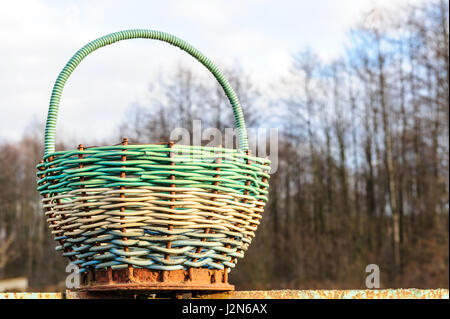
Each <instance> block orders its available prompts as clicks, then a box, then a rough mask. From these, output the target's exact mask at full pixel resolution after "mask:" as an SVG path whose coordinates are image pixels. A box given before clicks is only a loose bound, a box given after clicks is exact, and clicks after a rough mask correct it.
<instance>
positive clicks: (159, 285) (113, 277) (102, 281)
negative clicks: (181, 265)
mask: <svg viewBox="0 0 450 319" xmlns="http://www.w3.org/2000/svg"><path fill="white" fill-rule="evenodd" d="M73 291H74V292H77V293H82V294H86V296H87V295H89V296H92V297H94V298H95V296H98V297H108V296H109V295H111V296H123V295H124V294H127V295H129V294H138V295H146V294H158V295H162V296H164V295H168V296H172V295H173V296H175V297H176V298H178V297H179V296H181V295H183V293H184V294H186V293H192V294H194V295H195V294H197V293H199V292H202V291H203V292H205V291H207V292H210V293H211V292H227V291H234V286H233V285H230V284H229V283H228V282H227V276H225V271H224V270H215V269H203V268H200V269H197V268H191V269H189V270H172V271H162V270H150V269H140V268H133V269H132V270H130V269H128V268H127V269H118V270H113V269H107V270H96V271H91V272H89V273H87V274H85V275H84V276H83V277H82V282H81V287H80V288H77V289H73Z"/></svg>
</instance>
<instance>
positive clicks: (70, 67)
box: [45, 30, 248, 155]
mask: <svg viewBox="0 0 450 319" xmlns="http://www.w3.org/2000/svg"><path fill="white" fill-rule="evenodd" d="M134 38H145V39H155V40H160V41H164V42H167V43H170V44H172V45H174V46H176V47H178V48H180V49H182V50H184V51H186V52H187V53H189V54H190V55H191V56H193V57H194V58H196V59H197V60H198V61H199V62H200V63H202V64H203V65H204V66H205V67H206V68H207V69H208V70H209V71H210V72H211V73H212V74H213V75H214V77H215V78H216V79H217V81H218V82H219V83H220V85H221V86H222V88H223V90H224V91H225V94H226V96H227V97H228V100H229V101H230V103H231V106H232V108H233V114H234V119H235V122H236V126H237V127H238V130H239V145H240V148H241V149H242V150H244V151H245V150H247V149H248V141H247V131H246V128H245V121H244V115H243V113H242V109H241V106H240V103H239V100H238V97H237V96H236V93H235V92H234V90H233V89H232V88H231V86H230V84H229V83H228V81H227V80H226V79H225V78H224V76H223V74H222V72H221V71H220V70H219V69H218V68H217V67H216V66H215V65H214V63H213V62H212V61H211V60H210V59H208V58H207V57H206V56H204V55H203V54H202V53H201V52H200V51H198V50H197V49H196V48H194V47H193V46H191V45H190V44H188V43H187V42H185V41H183V40H181V39H179V38H177V37H175V36H173V35H171V34H168V33H165V32H160V31H153V30H126V31H120V32H115V33H111V34H108V35H106V36H103V37H101V38H98V39H96V40H94V41H92V42H90V43H88V44H86V45H85V46H84V47H82V48H81V49H80V50H78V52H77V53H75V55H74V56H73V57H72V58H71V59H70V60H69V62H68V63H67V64H66V66H65V67H64V68H63V70H62V71H61V73H60V74H59V76H58V78H57V79H56V82H55V84H54V86H53V90H52V95H51V98H50V107H49V110H48V116H47V123H46V127H45V154H46V155H48V154H52V153H54V152H55V129H56V119H57V117H58V109H59V103H60V100H61V94H62V91H63V89H64V85H65V83H66V81H67V79H68V78H69V76H70V74H71V73H72V72H73V71H74V70H75V68H76V67H77V66H78V64H79V63H80V62H81V61H82V60H83V59H84V58H85V57H86V56H87V55H89V54H90V53H91V52H93V51H95V50H97V49H99V48H101V47H104V46H106V45H109V44H112V43H115V42H118V41H121V40H127V39H134Z"/></svg>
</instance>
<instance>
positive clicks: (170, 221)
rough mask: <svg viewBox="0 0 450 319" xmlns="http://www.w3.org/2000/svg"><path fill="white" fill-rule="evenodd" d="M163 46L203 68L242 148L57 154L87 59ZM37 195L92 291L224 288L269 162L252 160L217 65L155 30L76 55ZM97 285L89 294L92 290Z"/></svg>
mask: <svg viewBox="0 0 450 319" xmlns="http://www.w3.org/2000/svg"><path fill="white" fill-rule="evenodd" d="M136 38H140V39H152V40H158V41H162V42H166V43H169V44H171V45H173V46H175V47H178V48H179V49H181V50H183V51H185V52H186V53H188V54H189V55H191V56H192V57H194V58H195V59H196V60H197V61H198V62H200V63H201V64H202V65H203V66H204V67H205V68H206V69H207V70H208V71H210V72H211V74H212V75H213V76H214V78H215V79H216V80H217V82H218V83H219V84H220V86H221V87H222V89H223V91H224V93H225V95H226V97H227V98H228V101H229V102H230V105H231V108H232V110H233V116H234V121H235V124H236V127H237V130H238V139H239V147H240V150H230V149H224V148H211V147H200V146H181V145H174V144H173V143H172V142H170V143H165V144H149V145H128V140H127V139H124V141H123V142H122V144H119V145H116V146H102V147H91V148H84V147H83V146H82V145H80V147H79V148H78V149H77V150H72V151H61V152H55V141H56V139H55V131H56V120H57V117H58V110H59V106H60V100H61V95H62V92H63V89H64V86H65V84H66V82H67V80H68V79H69V77H70V75H71V74H72V72H73V71H74V70H75V68H76V67H77V66H78V65H79V64H80V62H81V61H82V60H83V59H85V58H86V57H87V56H88V55H89V54H90V53H92V52H94V51H95V50H97V49H100V48H102V47H104V46H107V45H110V44H113V43H115V42H118V41H124V40H130V39H136ZM44 142H45V143H44V144H45V156H44V158H43V161H41V163H40V164H39V165H38V166H37V167H38V177H39V178H40V179H39V181H38V191H40V193H41V194H42V196H43V208H44V211H45V215H46V216H47V221H48V222H49V226H50V229H51V232H52V234H53V235H54V236H55V240H56V241H58V242H59V243H60V245H59V246H58V247H57V249H58V250H60V251H62V254H63V256H65V257H67V258H69V259H70V260H71V262H72V264H75V265H77V266H78V268H77V269H79V271H80V272H81V273H82V274H84V275H83V278H82V279H83V285H84V286H85V287H86V286H89V289H91V290H95V289H97V288H98V289H99V290H105V289H110V290H116V289H132V290H136V289H138V290H139V289H189V288H195V289H200V290H204V289H208V290H209V289H212V290H230V289H232V286H230V285H228V272H229V271H230V269H231V268H233V267H234V266H235V265H236V262H237V259H238V258H242V257H243V256H244V252H245V251H246V250H247V248H248V246H249V244H250V243H251V240H252V238H253V237H254V235H255V230H256V228H257V226H258V224H259V219H260V218H261V213H262V212H263V208H264V205H265V203H266V201H267V188H268V183H267V180H268V178H269V175H268V173H269V170H270V169H269V161H268V160H265V159H261V158H257V157H251V156H249V151H248V138H247V130H246V126H245V120H244V114H243V112H242V109H241V106H240V103H239V99H238V97H237V95H236V93H235V92H234V90H233V88H232V87H231V85H230V83H229V82H228V81H227V80H226V78H225V77H224V75H223V73H222V72H221V71H220V70H219V69H218V68H217V66H216V65H215V64H214V63H213V62H212V61H211V60H210V59H209V58H207V57H206V56H205V55H203V54H202V53H201V52H200V51H199V50H197V49H196V48H194V47H193V46H191V45H190V44H188V43H187V42H185V41H183V40H182V39H180V38H178V37H176V36H174V35H171V34H168V33H165V32H161V31H155V30H146V29H133V30H124V31H119V32H115V33H111V34H108V35H105V36H103V37H100V38H98V39H95V40H93V41H91V42H89V43H88V44H86V45H85V46H83V47H82V48H81V49H79V50H78V51H77V52H76V53H75V54H74V55H73V56H72V58H71V59H70V60H69V61H68V62H67V64H66V65H65V66H64V68H63V69H62V70H61V72H60V73H59V75H58V77H57V79H56V81H55V84H54V86H53V89H52V94H51V97H50V103H49V110H48V115H47V122H46V126H45V136H44ZM94 288H95V289H94Z"/></svg>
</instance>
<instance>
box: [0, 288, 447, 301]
mask: <svg viewBox="0 0 450 319" xmlns="http://www.w3.org/2000/svg"><path fill="white" fill-rule="evenodd" d="M136 296H137V295H136V293H135V292H131V291H129V292H127V291H120V292H111V291H105V292H85V291H67V292H66V294H62V293H27V292H25V293H0V299H63V298H67V299H86V298H89V299H93V298H136ZM139 296H140V297H142V296H143V295H142V294H139ZM147 297H148V298H154V297H155V296H154V295H152V294H149V295H148V296H147ZM168 297H170V295H168ZM172 297H178V298H179V297H182V298H186V297H188V298H189V297H191V298H194V299H195V298H200V299H449V290H448V289H380V290H266V291H264V290H255V291H232V292H222V293H197V294H193V295H192V296H190V295H186V294H183V295H182V294H178V295H173V296H172Z"/></svg>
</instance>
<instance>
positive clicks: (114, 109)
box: [0, 0, 421, 142]
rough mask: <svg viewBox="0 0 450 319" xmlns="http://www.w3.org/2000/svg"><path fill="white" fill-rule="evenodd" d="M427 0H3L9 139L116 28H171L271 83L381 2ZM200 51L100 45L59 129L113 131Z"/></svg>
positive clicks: (41, 116) (3, 86)
mask: <svg viewBox="0 0 450 319" xmlns="http://www.w3.org/2000/svg"><path fill="white" fill-rule="evenodd" d="M418 1H421V0H340V1H338V0H314V1H309V0H301V1H300V0H296V1H295V0H291V1H281V0H277V1H275V0H272V1H266V0H245V1H244V0H226V1H225V0H222V1H215V0H204V1H200V0H189V1H183V0H164V1H161V0H160V1H133V0H127V1H114V0H108V1H106V0H96V1H93V0H90V1H87V0H86V1H60V0H2V7H1V10H0V40H1V41H0V107H1V110H2V112H1V116H0V140H1V139H8V140H16V139H18V138H19V137H20V135H21V134H22V133H23V132H24V130H25V129H26V127H27V125H28V124H29V123H30V122H31V121H32V120H38V121H44V120H45V117H46V114H47V108H48V100H49V98H50V92H51V89H52V86H53V83H54V81H55V79H56V77H57V75H58V73H59V72H60V70H61V69H62V67H63V66H64V64H65V63H66V62H67V61H68V59H69V58H70V57H71V56H72V55H73V54H74V53H75V52H76V51H77V50H78V49H79V48H80V47H81V46H83V45H84V44H86V43H87V42H89V41H91V40H93V39H95V38H97V37H100V36H102V35H105V34H107V33H111V32H115V31H119V30H124V29H133V28H148V29H154V30H161V31H165V32H168V33H172V34H174V35H176V36H178V37H180V38H182V39H184V40H186V41H187V42H189V43H191V44H192V45H194V46H195V47H197V48H198V49H199V50H200V51H202V52H203V53H204V54H205V55H207V56H208V57H210V58H211V59H212V60H213V61H215V62H216V64H218V65H219V67H220V66H226V65H227V64H228V65H229V64H231V63H235V62H238V63H239V64H241V66H242V67H243V68H244V69H245V70H246V71H248V72H250V73H251V74H252V80H253V81H254V82H255V84H256V85H257V86H260V87H264V86H265V85H268V84H269V83H270V82H271V81H276V79H277V78H278V77H279V76H280V75H281V74H282V73H283V72H285V71H286V70H287V69H288V67H289V64H290V57H291V55H292V54H293V53H295V52H297V51H299V50H301V49H304V48H305V47H306V46H309V47H310V48H311V49H312V50H314V51H316V52H317V53H318V54H319V55H320V56H321V57H322V58H323V59H326V60H329V59H333V58H334V57H337V56H339V54H340V53H341V52H342V50H343V44H344V40H345V35H346V32H347V31H348V29H349V28H350V27H351V26H353V25H355V23H357V22H358V21H359V20H360V19H361V16H363V14H364V13H365V12H367V11H368V10H370V8H372V7H373V6H374V5H377V6H381V7H401V6H402V5H404V4H406V3H411V2H413V3H416V2H418ZM192 60H193V59H192V58H191V57H189V56H187V55H186V54H183V53H182V52H181V51H180V50H177V49H175V48H173V47H171V46H169V45H166V44H163V43H157V42H156V41H150V40H132V41H123V42H120V43H117V44H114V45H113V46H108V47H106V48H102V49H101V50H98V51H96V52H94V53H93V54H91V55H90V56H89V57H88V58H87V59H86V60H84V61H83V62H82V63H81V64H80V66H79V67H78V68H77V70H76V71H75V72H74V73H73V75H72V77H71V78H70V79H69V81H68V82H67V85H66V87H65V90H64V93H63V97H62V100H61V109H60V113H59V115H60V116H59V119H58V133H59V134H67V135H69V136H78V137H79V138H80V142H83V140H82V139H83V137H86V136H89V135H95V136H97V137H99V138H102V137H106V136H108V135H111V134H112V133H113V132H114V130H115V129H116V128H117V126H118V124H119V123H120V120H121V117H123V116H124V113H125V111H126V110H127V109H128V108H129V107H130V106H131V105H132V104H133V103H139V102H140V101H145V99H146V97H147V95H148V92H147V87H148V85H149V83H151V81H152V80H154V77H155V76H156V75H157V74H159V73H161V72H164V73H166V72H171V71H173V68H174V67H175V65H177V64H179V63H183V64H186V65H187V66H194V65H195V62H193V61H192ZM195 70H196V72H198V73H199V74H202V73H205V74H206V73H207V71H206V70H202V69H200V68H198V71H197V68H196V69H195ZM244 107H245V106H244ZM155 142H158V141H155Z"/></svg>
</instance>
